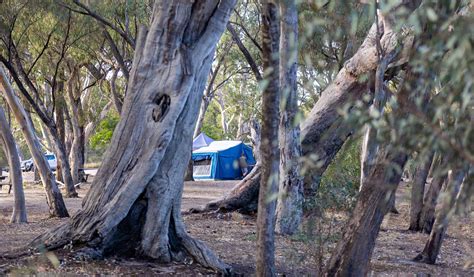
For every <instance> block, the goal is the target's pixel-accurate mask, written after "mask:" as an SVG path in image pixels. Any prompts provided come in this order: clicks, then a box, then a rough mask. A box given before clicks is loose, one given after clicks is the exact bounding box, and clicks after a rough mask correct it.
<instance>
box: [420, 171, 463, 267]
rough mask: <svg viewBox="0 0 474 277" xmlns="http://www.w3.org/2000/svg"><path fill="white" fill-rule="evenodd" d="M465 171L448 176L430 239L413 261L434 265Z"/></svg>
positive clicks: (453, 172) (454, 172)
mask: <svg viewBox="0 0 474 277" xmlns="http://www.w3.org/2000/svg"><path fill="white" fill-rule="evenodd" d="M467 169H468V168H467V167H464V168H457V169H455V170H453V171H452V172H451V173H450V174H449V176H448V182H447V186H446V194H445V195H444V199H443V202H442V203H441V206H440V208H439V211H438V212H437V215H436V219H435V222H434V224H433V228H432V230H431V233H430V237H429V238H428V241H427V242H426V244H425V247H424V249H423V251H422V252H421V253H420V254H418V255H417V256H416V257H415V258H414V260H415V261H418V262H422V263H427V264H434V263H436V258H437V257H438V254H439V251H440V250H441V244H442V243H443V239H444V236H445V235H446V231H447V230H448V226H449V221H450V217H452V215H453V214H452V212H453V210H454V207H455V204H456V199H457V198H458V197H459V192H460V191H461V185H462V183H463V179H464V177H465V176H466V173H467ZM471 181H472V178H471ZM465 185H472V183H471V184H468V183H467V182H466V183H465Z"/></svg>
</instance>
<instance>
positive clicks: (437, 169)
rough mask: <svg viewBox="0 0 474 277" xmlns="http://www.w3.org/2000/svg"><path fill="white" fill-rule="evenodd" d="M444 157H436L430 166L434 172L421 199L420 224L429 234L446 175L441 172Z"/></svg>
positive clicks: (444, 165)
mask: <svg viewBox="0 0 474 277" xmlns="http://www.w3.org/2000/svg"><path fill="white" fill-rule="evenodd" d="M444 161H445V159H443V157H438V159H436V161H435V162H434V164H433V166H432V170H431V171H432V172H434V173H435V175H434V176H433V178H432V180H431V184H430V187H429V189H428V191H427V192H426V194H425V197H424V199H423V209H422V210H421V216H420V225H421V226H422V228H423V232H425V233H427V234H429V233H431V229H432V228H433V223H434V221H435V209H436V204H437V202H438V196H439V194H440V192H441V189H442V187H443V185H444V184H445V182H446V179H447V177H448V174H447V173H444V172H443V169H444V168H445V167H446V163H445V162H444Z"/></svg>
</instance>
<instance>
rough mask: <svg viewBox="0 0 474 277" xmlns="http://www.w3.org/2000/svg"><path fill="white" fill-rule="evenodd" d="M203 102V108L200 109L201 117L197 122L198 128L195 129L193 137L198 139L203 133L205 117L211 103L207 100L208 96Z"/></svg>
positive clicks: (199, 116)
mask: <svg viewBox="0 0 474 277" xmlns="http://www.w3.org/2000/svg"><path fill="white" fill-rule="evenodd" d="M203 98H204V99H203V101H202V103H201V107H200V108H199V115H198V119H197V122H196V127H195V128H194V135H193V137H197V136H198V135H199V134H200V133H201V128H202V125H203V123H204V116H205V115H206V111H207V108H208V107H209V103H210V102H211V99H209V98H207V97H206V96H204V97H203Z"/></svg>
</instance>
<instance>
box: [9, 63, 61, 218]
mask: <svg viewBox="0 0 474 277" xmlns="http://www.w3.org/2000/svg"><path fill="white" fill-rule="evenodd" d="M0 83H1V85H2V87H3V95H4V96H5V99H6V101H7V103H8V106H9V107H10V109H11V111H12V112H13V115H14V116H15V119H16V121H17V122H18V125H20V128H21V131H22V132H23V135H24V136H25V140H26V144H27V145H28V148H29V150H30V153H31V156H32V157H33V162H34V165H35V171H38V173H39V175H40V177H41V181H42V182H43V187H44V190H45V193H46V201H47V202H48V206H49V213H50V215H51V216H55V217H68V216H69V214H68V212H67V209H66V205H65V204H64V201H63V197H62V195H61V192H60V191H59V188H58V186H57V184H56V181H55V179H54V175H53V172H52V171H51V169H50V168H49V165H48V161H47V160H46V157H45V156H44V155H43V153H42V151H41V146H40V144H39V141H38V138H37V137H36V135H35V133H34V128H33V126H32V124H31V121H30V120H29V119H28V115H27V114H26V111H25V109H24V108H23V106H22V105H21V104H20V101H19V99H18V98H17V97H16V95H15V93H14V91H13V88H12V86H11V84H10V82H9V80H8V77H7V76H6V74H5V71H4V70H3V68H2V67H0Z"/></svg>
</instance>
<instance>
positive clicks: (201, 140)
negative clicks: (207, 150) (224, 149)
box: [193, 133, 214, 150]
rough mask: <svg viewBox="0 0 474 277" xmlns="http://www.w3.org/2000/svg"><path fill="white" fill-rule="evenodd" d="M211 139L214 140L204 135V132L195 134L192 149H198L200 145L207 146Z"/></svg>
mask: <svg viewBox="0 0 474 277" xmlns="http://www.w3.org/2000/svg"><path fill="white" fill-rule="evenodd" d="M213 141H214V140H213V139H211V138H210V137H208V136H206V134H204V133H200V134H199V136H197V137H196V138H195V139H194V140H193V150H196V149H199V148H201V147H205V146H208V145H209V144H210V143H211V142H213Z"/></svg>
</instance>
